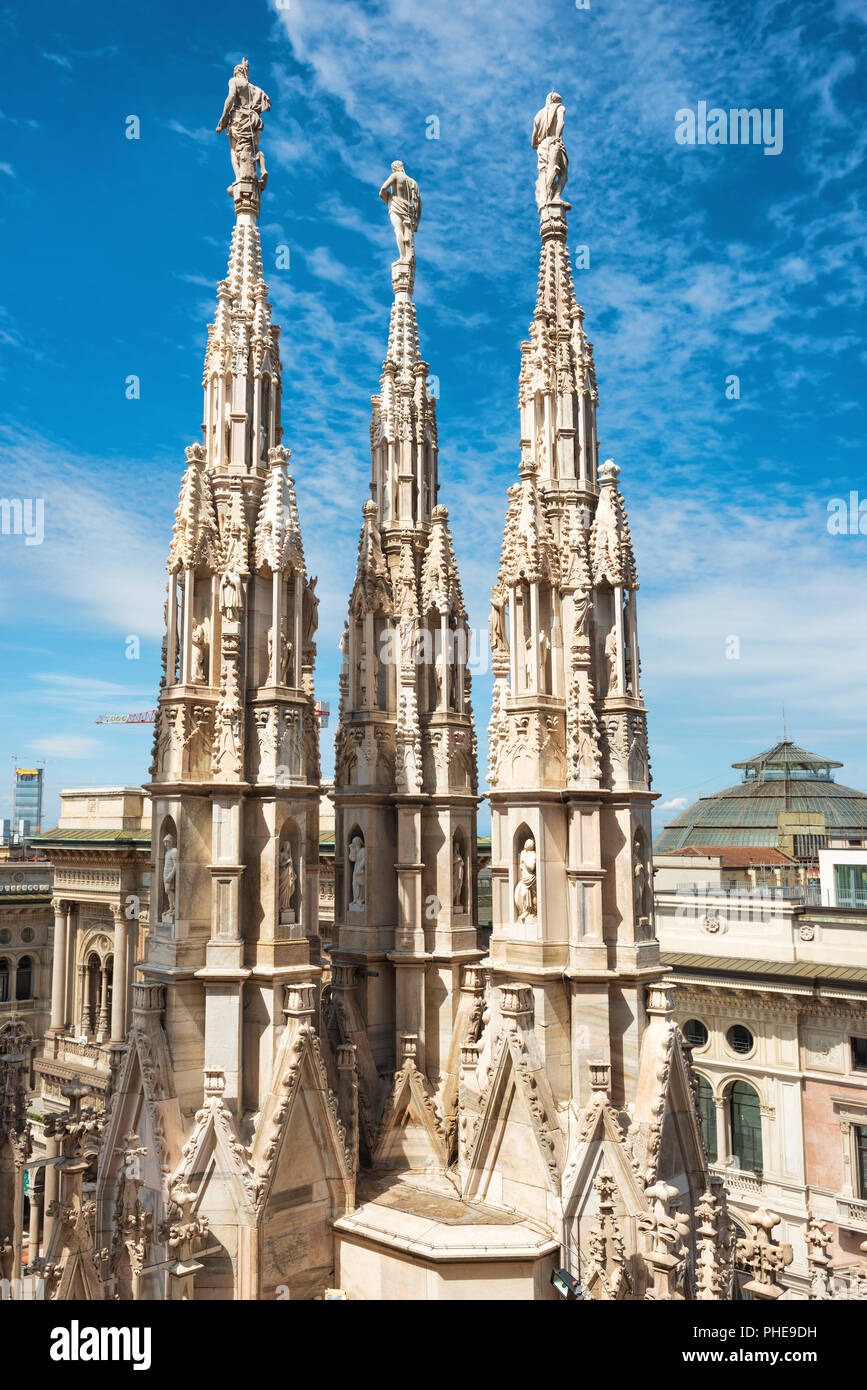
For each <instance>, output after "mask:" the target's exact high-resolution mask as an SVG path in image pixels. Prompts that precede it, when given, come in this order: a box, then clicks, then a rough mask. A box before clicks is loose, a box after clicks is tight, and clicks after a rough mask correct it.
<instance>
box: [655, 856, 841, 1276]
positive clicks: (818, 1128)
mask: <svg viewBox="0 0 867 1390" xmlns="http://www.w3.org/2000/svg"><path fill="white" fill-rule="evenodd" d="M768 853H770V854H773V855H774V856H775V858H774V860H773V861H769V860H767V858H766V855H767V854H768ZM847 854H853V855H855V856H856V857H859V858H863V852H860V851H839V852H838V851H835V850H830V849H829V850H827V851H821V855H822V857H823V858H824V856H825V855H827V857H828V873H827V874H826V877H830V880H831V883H832V884H833V883H835V882H836V881H838V880H836V878H835V875H834V871H833V866H834V861H835V860H837V859H842V860H844V861H845V860H846V858H847ZM755 855H756V851H749V850H748V849H747V850H745V849H743V848H740V849H739V848H737V847H735V848H732V847H730V846H725V847H722V848H720V849H719V850H717V851H716V852H715V851H714V849H713V848H712V847H706V848H704V849H701V850H698V849H696V850H694V851H693V852H689V851H680V852H674V853H668V854H661V855H657V856H656V857H655V863H656V865H657V871H656V890H655V903H656V920H657V929H658V933H659V940H660V944H661V949H662V958H663V961H664V963H665V964H666V966H667V967H668V969H669V975H668V979H669V981H670V983H671V984H672V985H673V986H674V987H675V998H676V1017H677V1020H678V1023H679V1024H680V1026H681V1028H682V1030H683V1032H684V1035H685V1037H686V1040H687V1042H688V1043H689V1044H690V1046H691V1048H692V1058H693V1064H694V1067H695V1070H696V1074H697V1077H698V1093H699V1101H700V1105H701V1111H702V1120H703V1129H704V1138H705V1143H706V1145H707V1149H708V1154H709V1158H710V1160H711V1166H712V1168H713V1170H714V1171H715V1172H717V1173H719V1174H720V1175H721V1176H723V1177H724V1179H725V1184H726V1188H727V1190H728V1193H729V1202H730V1208H731V1212H732V1215H733V1217H734V1218H735V1219H737V1220H738V1221H739V1222H740V1223H741V1225H742V1226H743V1225H744V1223H745V1221H746V1220H747V1218H748V1217H749V1216H750V1215H752V1214H753V1213H754V1212H755V1211H756V1210H757V1209H759V1208H771V1209H773V1210H774V1211H775V1212H777V1213H778V1214H779V1215H780V1217H781V1218H782V1223H781V1231H780V1239H781V1240H783V1241H786V1242H789V1243H790V1244H791V1246H792V1249H793V1254H794V1258H793V1262H792V1264H791V1266H790V1267H789V1269H788V1270H787V1271H786V1274H785V1282H786V1283H787V1285H788V1286H789V1287H790V1288H791V1289H793V1290H797V1291H798V1292H799V1293H800V1294H801V1295H802V1296H803V1294H804V1293H805V1291H806V1290H807V1288H808V1286H809V1279H810V1267H809V1263H808V1243H807V1234H808V1224H809V1222H810V1219H811V1218H815V1219H817V1220H819V1221H822V1222H825V1223H827V1229H828V1232H829V1234H830V1236H831V1243H830V1246H829V1250H828V1257H829V1259H830V1260H831V1261H832V1266H833V1271H834V1275H835V1278H836V1279H837V1280H838V1281H839V1283H840V1287H841V1290H842V1291H843V1292H845V1289H846V1288H847V1287H848V1286H849V1285H850V1284H851V1283H852V1281H853V1279H854V1278H855V1277H856V1276H855V1274H854V1273H853V1272H854V1271H855V1270H856V1269H857V1268H858V1267H859V1264H860V1262H861V1261H862V1260H863V1257H864V1253H865V1251H867V1245H864V1242H865V1237H867V1169H865V1162H867V1159H865V1152H867V1148H865V1141H867V963H865V962H867V955H865V948H867V913H865V911H864V910H863V909H860V910H859V909H857V908H852V907H849V906H836V905H826V904H825V902H824V898H825V896H826V894H825V893H824V892H823V893H822V895H821V898H822V901H820V900H819V893H818V891H813V885H814V881H813V880H810V879H807V878H803V879H802V882H801V885H800V886H797V885H793V884H791V883H788V884H787V883H785V882H782V881H775V880H781V879H783V878H785V877H786V876H787V875H788V874H790V873H791V868H790V867H789V866H790V865H791V864H792V862H793V861H789V860H786V859H785V857H784V856H782V855H779V854H778V852H777V851H765V852H764V854H763V855H762V861H761V863H760V864H758V865H756V864H755V863H753V864H751V865H749V866H748V865H746V864H743V863H742V864H741V865H740V867H736V866H734V865H733V864H732V860H741V861H743V860H746V859H750V858H754V857H755ZM778 860H779V861H784V862H778ZM726 861H728V864H727V866H726V867H724V865H726ZM693 873H694V874H695V875H696V877H695V878H693V879H691V878H690V877H689V875H691V874H693ZM733 875H735V876H736V877H737V878H738V879H739V881H737V882H733V879H732V876H733ZM757 875H758V876H759V878H760V879H761V881H757ZM839 881H840V882H842V881H843V880H842V879H841V880H839ZM845 882H846V885H847V886H848V883H849V879H848V878H846V880H845ZM829 892H830V887H829ZM858 1277H860V1276H858Z"/></svg>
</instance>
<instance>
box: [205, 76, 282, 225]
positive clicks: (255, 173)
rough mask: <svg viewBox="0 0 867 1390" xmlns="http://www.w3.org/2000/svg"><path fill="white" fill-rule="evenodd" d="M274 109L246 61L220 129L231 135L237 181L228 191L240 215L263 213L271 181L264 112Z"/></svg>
mask: <svg viewBox="0 0 867 1390" xmlns="http://www.w3.org/2000/svg"><path fill="white" fill-rule="evenodd" d="M270 110H271V98H270V97H269V96H268V95H267V93H265V92H263V91H262V88H261V87H254V86H253V83H252V82H251V81H250V64H249V63H248V62H247V59H246V58H243V59H242V60H241V62H240V63H237V64H236V65H235V70H234V72H233V73H232V76H231V77H230V78H229V92H228V95H227V97H226V101H225V105H224V106H223V114H222V116H221V117H220V122H219V125H218V126H217V132H218V134H219V133H220V132H222V131H224V130H227V131H228V132H229V150H230V152H231V156H232V168H233V170H234V171H235V182H234V183H233V184H232V185H231V186H230V188H229V190H228V191H229V193H231V195H232V197H233V198H234V200H235V211H236V212H242V211H246V212H258V211H259V195H260V193H261V192H262V191H263V189H264V187H265V185H266V183H267V182H268V171H267V170H266V168H265V157H264V155H263V154H262V151H261V150H260V149H259V137H260V136H261V134H262V117H261V115H260V112H262V111H270Z"/></svg>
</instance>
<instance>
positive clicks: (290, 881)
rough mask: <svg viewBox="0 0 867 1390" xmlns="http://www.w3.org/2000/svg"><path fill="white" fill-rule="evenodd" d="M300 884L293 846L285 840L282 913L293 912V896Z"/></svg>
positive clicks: (281, 855)
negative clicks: (293, 856)
mask: <svg viewBox="0 0 867 1390" xmlns="http://www.w3.org/2000/svg"><path fill="white" fill-rule="evenodd" d="M297 884H298V875H297V874H296V872H295V865H294V863H293V861H292V846H291V845H290V843H289V841H288V840H284V841H283V843H282V844H281V846H280V882H279V888H278V894H279V902H280V913H281V915H282V914H283V913H284V912H291V910H292V898H293V896H294V894H295V888H296V886H297Z"/></svg>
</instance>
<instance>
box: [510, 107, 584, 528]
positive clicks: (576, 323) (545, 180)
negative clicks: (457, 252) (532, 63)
mask: <svg viewBox="0 0 867 1390" xmlns="http://www.w3.org/2000/svg"><path fill="white" fill-rule="evenodd" d="M565 115H566V108H565V107H564V106H563V103H562V102H561V100H560V97H559V95H558V93H557V92H551V93H550V94H549V96H548V99H547V101H546V103H545V105H544V106H543V107H542V109H541V111H539V112H538V113H537V115H536V118H535V121H534V122H533V135H532V145H533V148H534V149H535V150H536V154H537V168H538V174H537V178H536V205H537V207H538V210H539V234H540V236H541V240H542V246H541V252H540V257H539V280H538V287H537V292H536V308H535V311H534V314H533V322H532V324H531V325H530V336H529V339H528V341H526V342H524V343H522V344H521V375H520V380H519V388H518V389H519V401H520V407H521V444H522V448H523V449H524V450H525V451H529V452H530V453H531V455H532V457H533V458H534V459H535V462H536V468H537V472H538V476H539V484H540V486H541V487H542V488H543V490H547V491H549V492H550V493H551V494H552V497H551V503H550V510H551V522H552V526H553V528H554V533H555V536H556V537H557V540H558V542H562V543H563V544H564V545H565V544H566V543H568V522H566V523H565V524H564V522H563V517H564V504H565V503H567V502H574V503H577V502H579V501H582V502H584V501H589V500H590V498H591V497H592V496H593V494H594V493H595V491H596V486H597V480H596V455H597V442H596V403H597V395H596V369H595V367H594V364H593V344H592V343H590V342H588V339H587V335H586V333H585V332H584V311H583V309H582V308H581V306H580V305H579V304H578V303H577V301H576V299H575V287H574V284H573V280H572V268H571V265H570V261H569V251H568V248H567V246H566V234H567V226H566V214H567V212H568V211H569V210H570V204H569V203H567V202H565V201H564V199H563V189H564V187H565V185H566V180H567V177H568V171H569V159H568V156H567V154H566V147H565V145H564V143H563V127H564V121H565ZM561 533H562V534H561Z"/></svg>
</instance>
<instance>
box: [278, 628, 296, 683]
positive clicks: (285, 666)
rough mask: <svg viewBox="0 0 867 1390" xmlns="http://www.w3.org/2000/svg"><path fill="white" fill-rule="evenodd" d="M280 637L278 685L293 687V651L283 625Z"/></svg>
mask: <svg viewBox="0 0 867 1390" xmlns="http://www.w3.org/2000/svg"><path fill="white" fill-rule="evenodd" d="M280 636H281V637H282V639H283V640H282V643H281V647H280V684H281V685H294V684H295V680H294V676H295V666H294V662H293V660H292V657H293V654H294V650H295V649H294V647H293V646H292V643H291V642H290V641H289V634H288V633H287V631H286V624H285V623H283V624H282V626H281V630H280Z"/></svg>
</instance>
